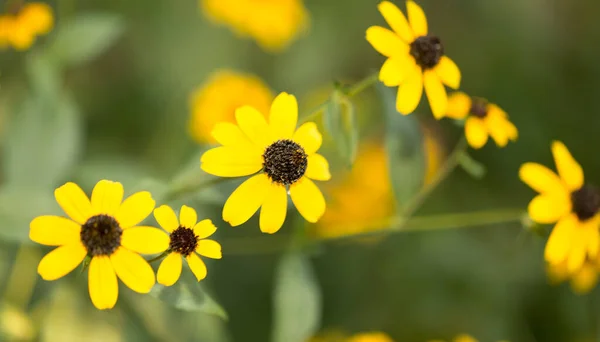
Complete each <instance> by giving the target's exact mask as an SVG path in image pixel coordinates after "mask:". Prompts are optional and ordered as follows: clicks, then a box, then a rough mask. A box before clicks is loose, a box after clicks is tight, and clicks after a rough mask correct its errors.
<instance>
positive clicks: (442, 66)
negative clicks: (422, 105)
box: [367, 0, 461, 119]
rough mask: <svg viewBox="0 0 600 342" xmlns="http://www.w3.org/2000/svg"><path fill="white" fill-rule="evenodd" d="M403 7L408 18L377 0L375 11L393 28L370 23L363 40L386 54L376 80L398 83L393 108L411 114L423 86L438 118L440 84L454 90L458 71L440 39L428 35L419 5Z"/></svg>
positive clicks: (442, 95) (442, 108) (442, 101)
mask: <svg viewBox="0 0 600 342" xmlns="http://www.w3.org/2000/svg"><path fill="white" fill-rule="evenodd" d="M406 9H407V12H408V21H407V20H406V17H405V16H404V14H403V13H402V11H400V9H398V7H396V5H394V4H393V3H391V2H389V1H383V2H381V3H380V4H379V12H381V14H382V15H383V17H384V18H385V20H386V21H387V23H388V25H390V27H391V28H392V30H393V31H390V30H388V29H386V28H383V27H380V26H371V27H369V28H368V29H367V40H368V41H369V43H371V45H373V48H375V50H377V51H378V52H379V53H381V54H382V55H384V56H386V57H388V59H387V60H386V61H385V63H384V64H383V66H382V67H381V70H380V72H379V80H380V81H381V82H383V84H385V85H386V86H388V87H395V86H399V88H398V95H397V97H396V109H397V110H398V111H399V112H400V113H402V114H405V115H406V114H410V113H412V112H413V111H414V110H415V109H416V108H417V106H418V105H419V102H420V101H421V95H422V94H423V87H425V93H426V94H427V98H428V99H429V105H430V107H431V111H432V112H433V115H434V116H435V117H436V118H438V119H439V118H441V117H443V116H444V114H445V113H446V106H447V104H448V98H447V95H446V89H445V88H444V84H445V85H447V86H448V87H450V88H452V89H458V87H459V86H460V78H461V75H460V70H459V69H458V67H457V66H456V64H455V63H454V62H453V61H452V60H451V59H450V58H448V57H447V56H446V55H445V54H444V46H443V45H442V42H441V40H440V39H439V38H438V37H437V36H434V35H431V34H428V28H427V18H426V17H425V13H424V12H423V10H422V9H421V7H419V5H417V4H416V3H415V2H413V1H411V0H409V1H407V2H406ZM409 23H410V25H409Z"/></svg>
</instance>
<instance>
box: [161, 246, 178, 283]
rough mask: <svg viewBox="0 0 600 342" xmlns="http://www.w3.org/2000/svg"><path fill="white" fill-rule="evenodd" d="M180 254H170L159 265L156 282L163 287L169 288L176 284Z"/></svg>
mask: <svg viewBox="0 0 600 342" xmlns="http://www.w3.org/2000/svg"><path fill="white" fill-rule="evenodd" d="M181 259H182V258H181V254H178V253H171V254H169V255H167V257H166V258H165V260H163V261H162V262H161V263H160V266H159V267H158V273H157V274H156V280H157V281H158V283H159V284H161V285H164V286H171V285H173V284H175V283H176V282H177V280H178V279H179V276H181V265H182V262H181Z"/></svg>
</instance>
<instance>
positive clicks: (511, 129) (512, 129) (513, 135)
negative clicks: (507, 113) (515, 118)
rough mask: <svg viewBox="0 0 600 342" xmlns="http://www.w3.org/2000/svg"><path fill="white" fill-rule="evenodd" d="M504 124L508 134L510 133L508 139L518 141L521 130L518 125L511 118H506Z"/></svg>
mask: <svg viewBox="0 0 600 342" xmlns="http://www.w3.org/2000/svg"><path fill="white" fill-rule="evenodd" d="M504 124H505V126H506V127H505V130H506V134H507V135H508V139H510V140H511V141H516V140H517V138H519V131H518V130H517V127H516V126H515V125H514V124H513V123H512V122H510V121H509V120H506V122H505V123H504Z"/></svg>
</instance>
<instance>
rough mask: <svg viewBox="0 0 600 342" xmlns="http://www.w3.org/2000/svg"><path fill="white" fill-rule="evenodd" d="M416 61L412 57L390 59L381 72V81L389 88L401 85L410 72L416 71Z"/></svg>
mask: <svg viewBox="0 0 600 342" xmlns="http://www.w3.org/2000/svg"><path fill="white" fill-rule="evenodd" d="M416 66H417V64H416V62H415V59H414V58H412V57H410V56H404V57H392V58H388V59H387V60H386V61H385V63H383V66H381V70H380V71H379V80H380V81H381V82H382V83H383V84H384V85H386V86H387V87H395V86H397V85H399V84H401V83H402V82H403V81H404V80H405V79H406V76H407V75H408V72H410V71H411V70H414V69H416Z"/></svg>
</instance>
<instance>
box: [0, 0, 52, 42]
mask: <svg viewBox="0 0 600 342" xmlns="http://www.w3.org/2000/svg"><path fill="white" fill-rule="evenodd" d="M17 3H18V6H17V7H14V8H11V9H10V11H9V12H10V13H8V14H5V15H2V16H0V47H2V46H7V45H11V46H12V47H13V48H15V49H16V50H27V49H28V48H29V47H30V46H31V45H32V44H33V42H34V41H35V39H36V37H38V36H41V35H45V34H47V33H48V32H50V30H52V26H53V25H54V15H53V14H52V8H51V7H50V6H48V5H47V4H45V3H41V2H31V3H27V4H23V5H21V4H20V2H19V1H17Z"/></svg>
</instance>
